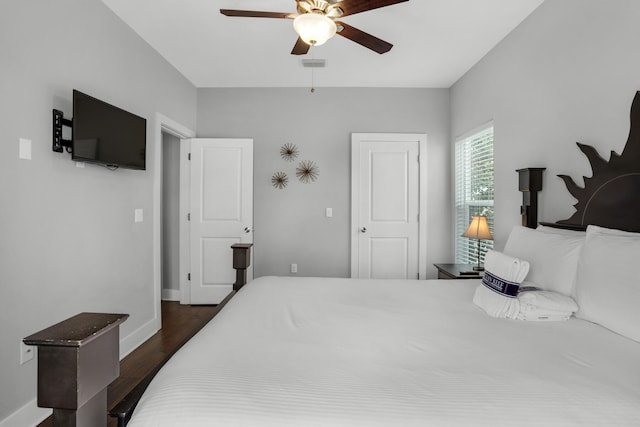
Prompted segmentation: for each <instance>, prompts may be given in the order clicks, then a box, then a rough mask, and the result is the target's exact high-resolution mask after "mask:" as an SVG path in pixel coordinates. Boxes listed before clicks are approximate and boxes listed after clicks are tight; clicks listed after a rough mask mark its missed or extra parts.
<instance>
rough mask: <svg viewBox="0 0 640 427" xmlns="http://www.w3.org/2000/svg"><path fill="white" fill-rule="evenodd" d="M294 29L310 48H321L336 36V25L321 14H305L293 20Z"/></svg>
mask: <svg viewBox="0 0 640 427" xmlns="http://www.w3.org/2000/svg"><path fill="white" fill-rule="evenodd" d="M293 28H294V29H295V30H296V33H298V35H299V36H300V38H301V39H302V40H303V41H304V42H305V43H306V44H308V45H310V46H320V45H321V44H324V43H325V42H326V41H327V40H329V39H330V38H331V37H333V36H335V35H336V29H337V28H336V23H335V22H333V20H332V19H331V18H328V17H327V16H325V15H323V14H321V13H313V12H312V13H304V14H302V15H298V16H296V18H295V19H294V20H293Z"/></svg>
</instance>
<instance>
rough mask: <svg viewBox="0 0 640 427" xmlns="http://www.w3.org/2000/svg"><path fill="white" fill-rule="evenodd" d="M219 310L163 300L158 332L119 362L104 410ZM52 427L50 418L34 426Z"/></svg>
mask: <svg viewBox="0 0 640 427" xmlns="http://www.w3.org/2000/svg"><path fill="white" fill-rule="evenodd" d="M219 307H220V306H189V305H180V304H179V303H178V302H173V301H163V302H162V329H161V330H160V331H158V332H157V333H156V334H155V335H153V336H152V337H151V338H149V339H148V340H147V341H146V342H145V343H144V344H142V345H141V346H140V347H138V348H137V349H135V350H134V351H133V352H131V353H130V354H129V355H127V357H125V358H124V359H122V360H121V361H120V376H119V377H118V378H117V379H116V380H115V381H114V382H113V383H111V385H110V386H109V388H108V393H107V395H108V397H107V406H108V408H109V409H111V408H113V406H114V405H115V404H116V403H118V402H119V401H120V400H122V398H124V397H125V396H126V395H127V394H128V393H129V392H130V391H131V390H132V389H133V388H134V387H135V386H136V385H137V384H138V383H139V382H140V381H141V380H142V379H143V378H144V377H145V376H146V375H147V374H148V373H149V372H151V371H152V370H153V369H154V368H155V367H156V366H157V365H158V364H159V363H161V362H162V361H163V360H164V359H165V358H166V357H167V356H169V355H171V354H172V353H173V352H174V351H175V350H176V349H177V348H179V347H181V346H182V344H184V343H185V342H187V341H188V340H189V338H191V337H192V336H193V335H194V334H195V333H196V332H198V331H199V330H200V329H201V328H202V327H203V326H204V325H206V324H207V322H208V321H209V320H211V319H212V318H213V316H215V315H216V314H217V312H218V310H219V309H220V308H219ZM105 417H107V418H108V419H109V420H108V424H107V425H108V426H109V427H111V426H114V427H115V426H116V425H117V422H116V419H115V418H110V417H108V416H107V415H106V414H105ZM52 426H53V418H52V417H49V418H47V419H46V420H44V421H43V422H42V423H40V424H38V427H52Z"/></svg>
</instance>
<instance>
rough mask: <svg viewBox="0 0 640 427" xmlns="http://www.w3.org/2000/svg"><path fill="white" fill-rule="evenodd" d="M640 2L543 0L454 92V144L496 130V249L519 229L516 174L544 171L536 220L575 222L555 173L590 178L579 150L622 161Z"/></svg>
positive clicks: (636, 84)
mask: <svg viewBox="0 0 640 427" xmlns="http://www.w3.org/2000/svg"><path fill="white" fill-rule="evenodd" d="M639 18H640V2H639V1H637V0H616V1H610V0H546V1H545V2H544V3H543V4H542V5H541V6H540V7H539V8H538V9H537V10H535V11H534V12H533V13H532V14H531V15H530V16H529V17H528V18H527V19H526V20H525V21H524V22H523V23H522V24H521V25H520V26H519V27H518V28H516V29H515V30H514V31H513V32H512V33H511V34H509V36H507V37H506V39H505V40H503V41H502V42H501V43H500V44H499V45H498V46H497V47H496V48H495V49H493V51H491V52H490V53H489V54H488V55H487V56H485V57H484V58H483V59H482V60H481V61H480V62H479V63H478V64H477V65H476V66H475V67H473V68H472V69H471V70H470V71H469V72H468V73H466V75H465V76H464V77H463V78H461V79H460V80H459V81H458V82H457V83H456V84H455V85H454V86H453V87H452V89H451V105H452V109H451V111H452V113H451V118H452V124H451V129H452V130H451V133H452V136H453V137H454V138H455V136H457V135H460V134H463V133H464V132H466V131H468V130H469V129H472V128H474V127H475V126H477V125H479V124H481V123H485V122H487V121H489V120H491V119H493V120H494V126H495V142H494V144H495V146H494V148H495V183H496V184H495V185H496V192H495V206H496V210H495V212H496V213H495V215H496V218H495V223H496V230H495V231H496V233H495V237H496V248H501V247H503V246H504V243H505V241H506V238H507V236H508V233H509V231H510V230H511V228H512V227H513V225H515V224H519V223H520V214H519V212H520V210H519V206H520V204H521V202H522V197H521V193H520V192H518V186H517V182H518V181H517V174H516V173H515V172H514V171H515V169H518V168H523V167H546V168H547V170H546V171H545V172H544V183H543V191H542V192H541V193H540V199H541V208H540V215H539V220H540V221H549V222H555V221H557V220H561V219H567V218H569V217H570V216H571V215H572V214H573V212H574V211H575V210H574V208H573V207H572V205H573V204H574V203H575V202H576V201H575V199H573V197H572V196H571V195H570V194H569V192H568V191H567V190H566V187H565V185H564V183H563V182H562V181H561V180H560V178H558V177H556V175H557V174H568V175H570V176H571V177H573V178H574V180H575V181H576V182H577V183H578V184H579V185H581V186H582V185H583V181H582V176H591V168H590V165H589V162H588V161H587V159H586V157H584V156H583V155H582V153H581V152H580V151H579V150H578V148H577V146H576V144H575V143H576V142H581V143H585V144H589V145H592V146H594V147H595V148H596V149H597V150H598V151H599V153H600V154H601V155H602V156H603V157H604V158H605V159H608V158H609V153H610V151H611V150H615V151H616V152H617V153H621V152H622V149H623V147H624V145H625V143H626V140H627V136H628V132H629V109H630V107H631V101H632V100H633V97H634V95H635V92H636V91H637V90H639V89H640V55H639V54H638V49H639V42H640V25H639V21H638V19H639Z"/></svg>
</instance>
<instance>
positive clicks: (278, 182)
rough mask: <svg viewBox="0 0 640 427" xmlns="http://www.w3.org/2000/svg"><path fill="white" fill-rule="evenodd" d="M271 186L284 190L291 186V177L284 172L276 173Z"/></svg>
mask: <svg viewBox="0 0 640 427" xmlns="http://www.w3.org/2000/svg"><path fill="white" fill-rule="evenodd" d="M271 184H272V185H273V186H274V187H275V188H277V189H278V190H282V189H284V188H285V187H286V186H287V184H289V177H288V176H287V174H286V173H284V172H276V173H274V174H273V176H272V177H271Z"/></svg>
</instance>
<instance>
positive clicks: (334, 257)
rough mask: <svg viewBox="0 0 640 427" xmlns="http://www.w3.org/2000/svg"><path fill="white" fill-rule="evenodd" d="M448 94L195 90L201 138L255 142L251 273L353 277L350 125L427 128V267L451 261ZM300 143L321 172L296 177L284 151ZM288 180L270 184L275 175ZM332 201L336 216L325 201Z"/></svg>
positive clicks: (373, 129) (360, 127) (353, 128)
mask: <svg viewBox="0 0 640 427" xmlns="http://www.w3.org/2000/svg"><path fill="white" fill-rule="evenodd" d="M448 123H449V91H448V90H447V89H366V88H341V89H338V88H331V89H316V92H315V93H313V94H312V93H310V92H309V89H306V88H296V89H278V88H269V89H267V88H264V89H199V90H198V124H197V133H198V136H199V137H249V138H253V139H254V155H255V160H254V219H255V224H254V225H255V236H254V241H255V248H254V255H255V256H254V261H253V263H254V275H255V277H259V276H265V275H289V274H290V273H289V265H290V264H291V263H297V264H298V275H300V276H336V277H348V276H349V275H350V261H349V258H350V246H349V245H350V243H349V235H350V234H349V233H350V231H349V230H350V185H351V184H350V183H351V175H350V173H351V172H350V169H351V167H350V162H351V151H350V150H351V148H350V147H351V133H352V132H411V133H426V134H427V145H428V148H427V157H428V159H427V162H428V164H427V170H428V178H427V182H428V186H427V188H426V189H425V190H423V191H424V194H425V195H426V197H427V201H428V204H429V207H428V209H429V218H430V225H429V227H428V230H427V233H428V245H429V246H428V250H427V251H428V258H429V259H428V260H427V262H428V264H429V273H430V274H431V275H432V276H435V272H434V269H433V267H432V266H431V264H432V263H433V262H438V261H446V260H447V259H449V252H450V250H451V247H450V243H449V242H450V238H449V233H448V230H449V226H450V222H451V218H450V213H449V212H450V211H449V204H448V202H449V192H450V187H449V180H448V178H449V174H450V169H449V164H448V162H447V161H445V159H447V158H448V155H449V140H450V136H449V127H448ZM285 143H293V144H296V145H297V146H298V148H299V150H300V158H299V160H312V161H314V162H316V164H317V165H318V167H319V169H320V177H319V179H318V180H317V181H316V182H314V183H311V184H302V183H300V182H299V181H298V180H297V179H296V178H295V165H296V164H295V163H294V164H290V163H287V162H285V161H283V160H282V159H281V158H280V154H279V150H280V147H281V146H282V145H284V144H285ZM281 170H282V171H284V172H286V173H287V174H288V175H289V176H290V183H289V186H288V187H287V188H286V189H284V190H278V189H275V188H274V187H272V185H271V176H272V175H273V173H274V172H277V171H281ZM328 207H330V208H333V218H326V217H325V208H328Z"/></svg>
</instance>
